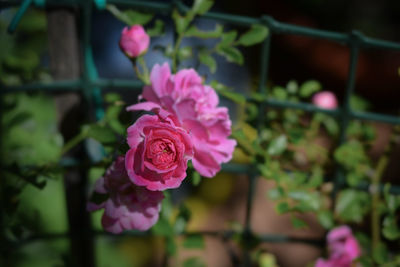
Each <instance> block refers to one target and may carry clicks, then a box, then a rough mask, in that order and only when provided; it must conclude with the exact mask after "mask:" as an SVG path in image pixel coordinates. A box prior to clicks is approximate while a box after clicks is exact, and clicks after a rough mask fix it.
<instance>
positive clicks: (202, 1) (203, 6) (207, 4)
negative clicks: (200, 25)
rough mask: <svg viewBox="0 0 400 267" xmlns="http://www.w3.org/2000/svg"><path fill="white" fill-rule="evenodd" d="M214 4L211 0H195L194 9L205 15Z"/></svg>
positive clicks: (195, 12) (197, 12)
mask: <svg viewBox="0 0 400 267" xmlns="http://www.w3.org/2000/svg"><path fill="white" fill-rule="evenodd" d="M213 4H214V1H211V0H195V1H194V4H193V7H192V11H193V13H194V14H198V15H203V14H204V13H206V12H207V11H208V10H209V9H210V8H211V7H212V6H213Z"/></svg>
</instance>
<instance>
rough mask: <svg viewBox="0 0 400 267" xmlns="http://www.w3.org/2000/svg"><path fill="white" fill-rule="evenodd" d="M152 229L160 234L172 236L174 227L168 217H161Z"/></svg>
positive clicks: (156, 233)
mask: <svg viewBox="0 0 400 267" xmlns="http://www.w3.org/2000/svg"><path fill="white" fill-rule="evenodd" d="M151 231H152V232H153V233H154V234H155V235H158V236H172V235H173V234H174V229H173V227H172V225H171V224H170V223H169V221H168V220H167V219H166V218H163V217H161V218H160V219H159V220H158V221H157V223H156V224H155V225H154V226H153V227H152V228H151Z"/></svg>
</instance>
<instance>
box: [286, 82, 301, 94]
mask: <svg viewBox="0 0 400 267" xmlns="http://www.w3.org/2000/svg"><path fill="white" fill-rule="evenodd" d="M286 89H287V91H288V92H289V94H293V95H294V94H296V93H297V90H298V89H299V85H298V84H297V82H296V81H294V80H290V81H289V82H288V83H287V85H286Z"/></svg>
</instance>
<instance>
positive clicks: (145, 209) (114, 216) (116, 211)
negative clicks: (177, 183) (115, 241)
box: [87, 157, 164, 234]
mask: <svg viewBox="0 0 400 267" xmlns="http://www.w3.org/2000/svg"><path fill="white" fill-rule="evenodd" d="M163 198H164V196H163V194H162V193H161V192H157V191H156V192H154V191H149V190H147V189H146V188H145V187H139V186H136V185H135V184H133V183H132V182H131V181H130V179H129V177H128V175H127V173H126V170H125V159H124V157H118V158H117V159H116V160H115V161H114V162H113V163H112V165H111V166H110V167H109V168H108V169H107V171H106V173H105V175H104V176H103V177H101V178H100V179H99V180H97V182H96V185H95V188H94V192H93V195H92V199H91V201H90V202H89V203H88V206H87V209H88V210H89V211H95V210H99V209H103V208H104V214H103V217H102V221H101V222H102V225H103V228H104V229H105V230H107V231H109V232H112V233H114V234H118V233H121V232H122V231H123V230H133V229H135V230H140V231H146V230H148V229H149V228H150V227H152V226H153V225H154V224H155V223H156V222H157V220H158V216H159V212H160V210H161V201H162V199H163ZM99 200H100V201H99Z"/></svg>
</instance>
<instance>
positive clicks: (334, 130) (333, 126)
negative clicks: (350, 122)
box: [321, 114, 339, 136]
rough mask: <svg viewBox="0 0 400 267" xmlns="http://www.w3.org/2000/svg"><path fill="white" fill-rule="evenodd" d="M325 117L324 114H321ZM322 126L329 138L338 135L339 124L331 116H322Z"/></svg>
mask: <svg viewBox="0 0 400 267" xmlns="http://www.w3.org/2000/svg"><path fill="white" fill-rule="evenodd" d="M323 115H325V114H323ZM321 123H322V125H323V126H324V127H325V129H326V130H327V131H328V133H329V134H330V135H331V136H337V135H338V133H339V124H338V123H337V121H336V120H335V119H334V118H332V117H331V116H327V115H325V116H324V119H323V120H322V121H321Z"/></svg>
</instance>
